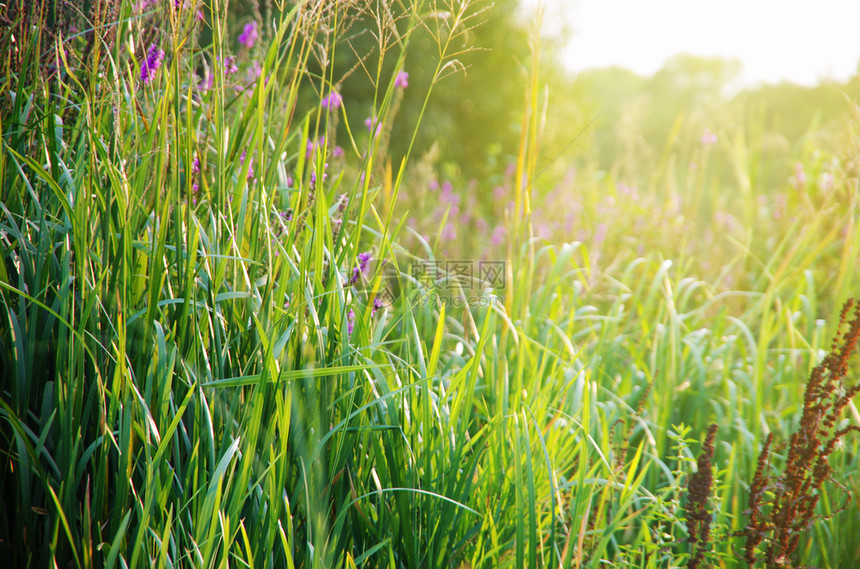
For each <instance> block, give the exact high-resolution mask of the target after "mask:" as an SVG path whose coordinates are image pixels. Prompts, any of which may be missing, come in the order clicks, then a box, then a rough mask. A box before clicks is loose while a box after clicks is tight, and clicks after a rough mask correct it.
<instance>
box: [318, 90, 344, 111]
mask: <svg viewBox="0 0 860 569" xmlns="http://www.w3.org/2000/svg"><path fill="white" fill-rule="evenodd" d="M342 104H343V97H341V96H340V93H338V92H337V91H332V92H331V93H329V94H328V96H327V97H323V100H322V101H321V102H320V105H322V108H324V109H330V110H335V109H337V108H340V106H341V105H342Z"/></svg>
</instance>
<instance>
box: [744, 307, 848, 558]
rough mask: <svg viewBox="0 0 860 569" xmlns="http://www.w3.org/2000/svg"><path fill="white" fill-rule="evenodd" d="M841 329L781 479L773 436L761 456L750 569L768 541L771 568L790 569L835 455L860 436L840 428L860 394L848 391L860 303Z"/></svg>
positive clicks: (815, 380) (813, 378) (752, 498)
mask: <svg viewBox="0 0 860 569" xmlns="http://www.w3.org/2000/svg"><path fill="white" fill-rule="evenodd" d="M849 315H851V317H850V320H849ZM839 324H840V329H842V328H845V326H846V324H847V330H846V331H845V332H844V334H843V333H837V334H836V337H835V338H834V340H833V344H832V347H831V351H830V353H829V354H828V355H827V356H826V357H825V358H824V360H822V362H821V363H820V364H819V365H817V366H816V367H815V368H814V369H813V370H812V373H811V374H810V376H809V382H808V383H807V385H806V391H805V392H804V398H803V413H802V415H801V418H800V426H799V428H798V430H797V432H795V433H794V434H792V435H791V437H790V439H789V445H788V454H787V456H786V460H785V468H784V471H783V472H782V474H781V475H778V476H777V475H774V476H770V475H769V474H768V470H769V468H770V462H769V457H770V447H771V441H772V438H773V437H772V435H769V436H768V439H767V442H766V443H765V445H764V447H763V448H762V451H761V454H760V455H759V458H758V465H757V468H756V472H755V475H754V477H753V480H752V483H751V485H750V495H749V509H748V514H749V516H750V518H749V523H748V524H747V528H746V530H745V531H744V534H745V536H746V545H745V555H744V558H745V560H746V561H747V563H749V564H750V566H752V565H753V564H754V563H756V562H757V561H758V558H757V555H756V551H757V548H758V546H759V545H760V544H761V543H762V542H763V541H764V542H766V544H767V547H766V549H765V551H764V562H765V566H766V567H767V568H768V569H771V568H777V567H791V557H792V555H793V554H794V551H795V550H796V549H797V546H798V543H799V541H800V538H801V536H802V535H803V534H804V532H806V531H807V530H808V529H809V527H810V526H811V525H812V524H813V523H814V522H815V521H816V520H818V519H820V518H821V516H819V515H817V514H816V513H815V507H816V505H817V504H818V500H819V497H820V490H821V487H822V485H823V484H824V483H825V482H826V481H828V480H830V479H831V474H832V470H833V469H832V467H831V466H830V463H829V458H830V455H831V454H832V453H833V451H834V449H835V448H836V445H837V444H838V443H839V441H840V440H841V439H842V438H843V437H845V436H846V435H847V434H848V433H850V432H853V431H860V427H858V426H857V425H849V426H846V427H844V428H841V429H837V428H836V425H837V422H838V421H839V419H840V417H841V415H842V411H843V409H844V408H845V407H846V406H847V405H848V403H849V402H850V401H851V399H852V398H853V397H854V396H855V395H856V394H857V393H858V392H860V384H855V385H852V386H846V385H845V382H844V380H845V377H846V376H847V375H848V370H849V360H850V358H851V356H852V355H853V353H854V351H855V350H856V348H857V343H858V341H860V303H857V302H855V301H854V300H849V301H848V302H846V303H845V306H844V307H843V309H842V312H841V314H840V317H839ZM768 492H770V494H768Z"/></svg>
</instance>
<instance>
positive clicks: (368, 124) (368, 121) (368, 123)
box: [364, 117, 382, 136]
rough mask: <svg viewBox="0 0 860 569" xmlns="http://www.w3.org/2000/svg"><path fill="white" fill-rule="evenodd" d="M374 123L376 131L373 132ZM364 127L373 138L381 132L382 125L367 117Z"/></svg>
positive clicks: (376, 120)
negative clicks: (371, 133)
mask: <svg viewBox="0 0 860 569" xmlns="http://www.w3.org/2000/svg"><path fill="white" fill-rule="evenodd" d="M374 123H376V129H375V130H374V128H373V125H374ZM364 126H366V127H367V130H369V131H371V132H373V136H379V133H380V132H382V123H381V122H379V121H378V119H376V118H375V117H367V118H366V119H364Z"/></svg>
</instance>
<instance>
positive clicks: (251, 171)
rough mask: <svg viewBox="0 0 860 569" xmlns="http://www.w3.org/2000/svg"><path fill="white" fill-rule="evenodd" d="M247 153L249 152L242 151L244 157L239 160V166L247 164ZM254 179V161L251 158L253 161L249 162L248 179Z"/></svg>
mask: <svg viewBox="0 0 860 569" xmlns="http://www.w3.org/2000/svg"><path fill="white" fill-rule="evenodd" d="M247 152H248V151H247V150H243V151H242V156H241V157H240V158H239V164H240V165H241V164H244V163H245V155H246V154H247ZM253 177H254V159H253V158H251V160H250V161H249V162H248V179H249V180H250V179H251V178H253Z"/></svg>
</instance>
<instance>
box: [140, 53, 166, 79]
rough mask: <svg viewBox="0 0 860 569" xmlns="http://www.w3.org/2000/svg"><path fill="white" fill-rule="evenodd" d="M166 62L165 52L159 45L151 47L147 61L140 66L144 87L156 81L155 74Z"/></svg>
mask: <svg viewBox="0 0 860 569" xmlns="http://www.w3.org/2000/svg"><path fill="white" fill-rule="evenodd" d="M163 62H164V50H163V49H161V48H159V47H158V46H157V45H155V44H152V45H151V46H149V51H148V52H147V54H146V59H145V60H144V61H143V63H141V64H140V80H141V82H142V83H143V84H144V85H148V84H149V82H150V81H152V80H153V79H155V73H156V72H157V71H158V68H159V67H161V64H162V63H163Z"/></svg>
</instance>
